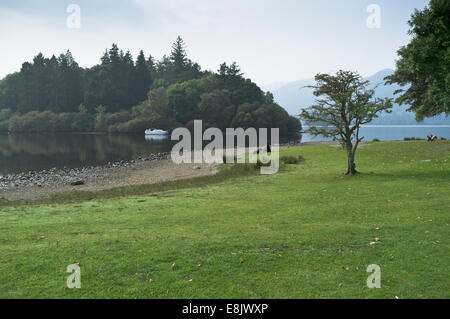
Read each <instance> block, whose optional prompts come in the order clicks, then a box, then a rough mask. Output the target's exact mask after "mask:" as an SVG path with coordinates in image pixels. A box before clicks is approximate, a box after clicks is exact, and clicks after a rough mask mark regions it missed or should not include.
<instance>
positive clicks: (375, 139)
mask: <svg viewBox="0 0 450 319" xmlns="http://www.w3.org/2000/svg"><path fill="white" fill-rule="evenodd" d="M379 141H380V140H379V139H377V138H374V139H373V140H372V142H379Z"/></svg>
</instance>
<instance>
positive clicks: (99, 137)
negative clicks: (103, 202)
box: [0, 125, 450, 175]
mask: <svg viewBox="0 0 450 319" xmlns="http://www.w3.org/2000/svg"><path fill="white" fill-rule="evenodd" d="M431 133H432V134H434V135H436V136H438V137H439V138H441V137H445V138H447V139H450V125H448V126H365V127H363V128H362V130H361V134H362V136H365V140H366V141H371V140H373V139H374V138H378V139H379V140H382V141H390V140H403V138H404V137H421V138H426V136H427V135H428V134H431ZM323 140H325V139H324V138H321V137H317V138H314V137H312V136H310V135H309V134H303V135H302V136H301V141H302V142H311V141H323ZM175 143H176V142H172V141H170V140H169V139H156V140H155V139H152V140H146V139H145V137H144V134H136V135H134V134H123V135H116V134H71V133H57V134H10V135H8V134H0V175H5V174H11V173H20V172H26V171H38V170H43V169H49V168H52V167H57V168H62V167H64V166H65V167H69V168H74V167H82V166H94V165H103V164H107V163H108V162H115V161H119V160H130V159H135V158H138V157H144V156H147V155H149V154H152V153H160V152H170V150H171V149H172V146H173V145H174V144H175Z"/></svg>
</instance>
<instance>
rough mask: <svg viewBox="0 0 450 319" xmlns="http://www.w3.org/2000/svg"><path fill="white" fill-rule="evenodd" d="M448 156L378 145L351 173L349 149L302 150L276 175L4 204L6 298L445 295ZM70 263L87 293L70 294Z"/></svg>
mask: <svg viewBox="0 0 450 319" xmlns="http://www.w3.org/2000/svg"><path fill="white" fill-rule="evenodd" d="M449 154H450V143H449V142H447V141H438V142H434V143H427V142H425V141H411V142H383V143H372V144H369V145H365V147H364V148H362V149H360V150H359V151H358V153H357V158H356V163H357V169H358V170H359V171H360V172H361V174H359V175H357V176H355V177H344V176H343V175H342V173H344V172H345V171H346V159H345V152H344V151H342V150H341V149H337V148H335V147H331V146H329V145H322V146H303V147H293V148H289V149H283V150H282V153H281V155H293V156H298V155H302V156H303V157H304V158H305V161H304V162H302V163H300V164H298V165H286V166H285V167H284V168H283V170H282V171H281V172H280V173H278V174H275V175H259V174H253V175H248V174H247V175H246V176H242V177H232V178H228V179H226V178H223V179H221V180H219V179H216V180H208V179H202V180H203V181H204V183H198V185H194V184H195V183H194V184H193V186H196V187H188V186H189V185H190V184H187V185H188V186H187V187H184V188H179V189H171V188H170V187H167V184H165V186H164V188H163V189H164V191H158V189H157V187H156V188H155V187H154V186H152V187H153V188H145V187H141V188H139V187H135V188H133V190H134V191H135V194H138V195H133V194H131V193H130V191H129V192H128V193H127V192H126V191H124V193H125V194H126V196H123V197H117V196H116V197H113V196H107V195H108V194H110V195H111V194H114V193H111V192H110V193H108V192H106V193H99V194H98V195H92V194H91V195H90V196H91V197H90V198H92V199H90V200H82V201H78V202H77V201H74V200H73V197H70V198H71V199H72V200H71V201H66V202H64V201H63V199H59V200H56V199H54V200H53V203H52V202H49V201H43V202H40V203H34V204H20V205H19V204H17V203H16V204H14V205H12V204H8V203H3V204H2V206H1V208H0V218H1V225H0V297H2V298H395V297H396V296H397V297H398V298H450V280H449V276H448V271H449V269H450V267H449V266H450V265H449V262H450V258H449V248H450V247H449V243H450V242H449V234H450V233H449V219H450V218H449V213H450V199H449V190H450V169H449V168H450V167H449V161H450V156H449ZM208 181H210V183H208ZM179 183H180V185H186V184H183V182H179ZM173 188H175V186H174V187H173ZM139 190H141V191H139ZM142 190H146V191H148V192H147V193H144V192H143V191H142ZM116 195H117V194H116ZM67 196H71V195H67ZM75 197H76V196H75ZM108 197H109V198H108ZM376 238H377V239H378V241H377V240H376ZM373 242H375V244H373ZM371 243H372V244H371ZM73 263H80V267H81V284H82V287H81V289H65V286H66V279H67V276H68V275H69V274H68V273H66V267H67V266H68V265H69V264H73ZM370 264H378V265H379V266H380V267H381V288H380V289H369V288H368V287H367V286H366V279H367V277H368V276H369V275H370V274H369V273H367V272H366V268H367V266H368V265H370Z"/></svg>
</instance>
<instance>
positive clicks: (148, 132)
mask: <svg viewBox="0 0 450 319" xmlns="http://www.w3.org/2000/svg"><path fill="white" fill-rule="evenodd" d="M168 134H169V132H167V131H164V130H157V129H153V128H151V129H147V130H145V135H168Z"/></svg>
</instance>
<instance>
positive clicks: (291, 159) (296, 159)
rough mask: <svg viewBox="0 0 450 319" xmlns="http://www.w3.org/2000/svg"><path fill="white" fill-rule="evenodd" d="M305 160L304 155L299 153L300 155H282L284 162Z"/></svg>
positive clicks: (291, 162)
mask: <svg viewBox="0 0 450 319" xmlns="http://www.w3.org/2000/svg"><path fill="white" fill-rule="evenodd" d="M303 161H305V159H304V157H303V156H302V155H299V156H298V157H295V156H283V157H281V162H283V163H284V164H298V163H301V162H303Z"/></svg>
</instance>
